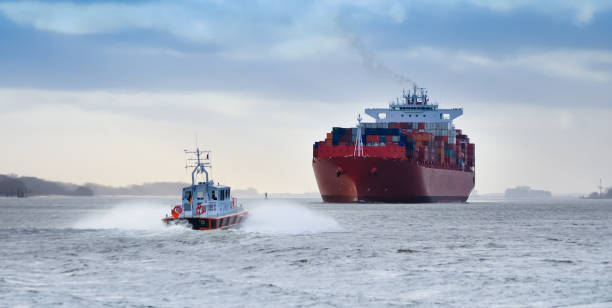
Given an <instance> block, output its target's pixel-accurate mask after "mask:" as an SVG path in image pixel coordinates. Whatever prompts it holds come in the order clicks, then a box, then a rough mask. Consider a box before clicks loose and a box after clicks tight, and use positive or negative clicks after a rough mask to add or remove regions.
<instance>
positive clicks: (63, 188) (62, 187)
mask: <svg viewBox="0 0 612 308" xmlns="http://www.w3.org/2000/svg"><path fill="white" fill-rule="evenodd" d="M41 195H43V196H46V195H62V196H93V195H94V192H93V190H92V189H91V188H89V187H85V186H79V185H75V184H69V183H61V182H52V181H46V180H42V179H39V178H35V177H18V176H16V175H0V196H5V197H20V198H23V197H28V196H41Z"/></svg>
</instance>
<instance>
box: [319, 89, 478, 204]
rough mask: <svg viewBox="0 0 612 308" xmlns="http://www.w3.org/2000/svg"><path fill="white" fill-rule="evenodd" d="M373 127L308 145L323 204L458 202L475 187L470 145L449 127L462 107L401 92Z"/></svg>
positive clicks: (422, 93) (336, 130) (374, 113)
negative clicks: (442, 105)
mask: <svg viewBox="0 0 612 308" xmlns="http://www.w3.org/2000/svg"><path fill="white" fill-rule="evenodd" d="M365 113H366V114H367V115H369V116H371V117H372V118H374V119H375V122H370V123H367V122H362V118H361V116H358V118H357V121H358V123H357V126H356V127H351V128H342V127H333V128H332V131H331V132H329V133H327V136H326V138H325V140H324V141H317V142H315V143H314V146H313V158H312V168H313V169H314V174H315V178H316V181H317V185H318V187H319V192H320V193H321V198H322V199H323V201H324V202H396V203H427V202H466V200H467V198H468V196H469V195H470V192H471V191H472V189H473V188H474V183H475V169H474V168H475V165H474V162H475V155H474V154H475V153H474V150H475V146H474V144H473V143H470V140H469V138H468V136H467V135H465V134H463V133H462V131H461V130H460V129H455V126H454V124H453V120H454V119H456V118H457V117H459V116H461V115H462V114H463V109H462V108H453V109H439V108H438V104H432V103H430V101H429V97H428V94H427V91H426V90H425V88H416V87H414V88H413V89H412V91H410V90H409V91H407V92H406V91H404V92H403V94H402V98H401V99H399V98H398V99H396V100H395V101H393V102H391V103H390V104H389V108H369V109H365Z"/></svg>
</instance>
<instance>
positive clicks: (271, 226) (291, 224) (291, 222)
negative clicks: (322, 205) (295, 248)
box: [242, 200, 343, 234]
mask: <svg viewBox="0 0 612 308" xmlns="http://www.w3.org/2000/svg"><path fill="white" fill-rule="evenodd" d="M248 208H249V218H248V219H247V220H246V222H245V223H244V226H243V227H242V229H243V230H245V231H247V232H257V233H264V234H314V233H322V232H340V231H343V230H342V228H341V227H340V225H339V224H338V223H337V222H336V220H334V219H333V218H332V217H329V216H326V215H324V214H321V213H318V212H316V211H314V210H311V209H308V208H306V207H304V206H301V205H298V204H297V203H292V202H289V201H278V200H274V201H273V200H269V201H265V202H253V203H249V204H248Z"/></svg>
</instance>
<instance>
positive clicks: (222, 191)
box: [219, 190, 225, 200]
mask: <svg viewBox="0 0 612 308" xmlns="http://www.w3.org/2000/svg"><path fill="white" fill-rule="evenodd" d="M219 200H225V190H220V191H219Z"/></svg>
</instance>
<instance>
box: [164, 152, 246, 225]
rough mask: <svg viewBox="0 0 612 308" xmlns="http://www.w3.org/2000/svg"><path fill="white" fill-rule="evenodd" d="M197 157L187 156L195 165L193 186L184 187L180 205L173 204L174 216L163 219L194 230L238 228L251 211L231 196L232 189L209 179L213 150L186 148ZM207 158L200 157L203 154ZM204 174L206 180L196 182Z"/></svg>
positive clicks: (167, 222)
mask: <svg viewBox="0 0 612 308" xmlns="http://www.w3.org/2000/svg"><path fill="white" fill-rule="evenodd" d="M185 153H187V154H193V155H194V156H195V157H194V158H190V159H188V162H190V164H188V165H187V166H186V167H187V168H188V167H193V171H192V172H191V186H187V187H185V188H183V194H182V202H181V204H178V205H175V206H173V207H172V210H171V215H170V216H168V215H166V217H165V218H163V219H162V221H163V222H164V223H166V224H187V225H189V226H191V228H193V229H194V230H214V229H228V228H236V227H239V226H240V225H241V224H242V223H243V222H244V221H245V220H246V218H247V216H248V214H249V211H248V210H246V209H244V208H242V206H241V205H240V204H238V201H237V199H236V198H233V197H231V188H230V187H229V186H225V185H219V184H217V185H215V183H214V181H212V180H209V179H208V171H206V168H210V167H211V163H210V158H209V157H210V156H209V155H210V151H202V150H200V149H199V148H196V150H195V151H187V150H186V151H185ZM204 154H205V155H206V156H205V157H204V158H201V157H202V156H203V155H204ZM202 174H204V175H205V177H206V181H205V182H198V183H196V177H197V176H198V175H202Z"/></svg>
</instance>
